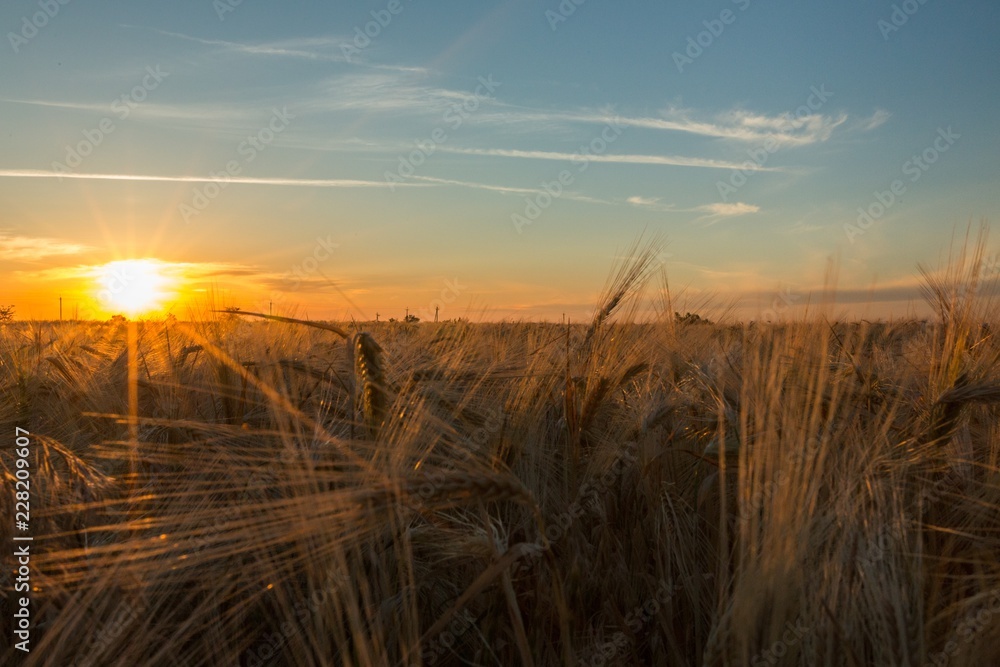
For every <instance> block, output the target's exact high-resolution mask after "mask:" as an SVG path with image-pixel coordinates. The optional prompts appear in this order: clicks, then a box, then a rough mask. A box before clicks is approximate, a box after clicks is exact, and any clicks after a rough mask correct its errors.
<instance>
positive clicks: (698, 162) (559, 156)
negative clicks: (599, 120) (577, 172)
mask: <svg viewBox="0 0 1000 667" xmlns="http://www.w3.org/2000/svg"><path fill="white" fill-rule="evenodd" d="M438 150H439V151H441V152H443V153H457V154H460V155H480V156H486V157H507V158H524V159H529V160H559V161H563V162H569V161H573V160H577V161H581V162H583V161H586V162H605V163H617V164H649V165H664V166H675V167H699V168H705V169H750V168H751V167H750V166H748V165H746V164H741V163H737V162H728V161H725V160H713V159H710V158H699V157H685V156H681V155H607V154H604V155H587V156H586V157H584V156H581V155H578V154H575V153H561V152H553V151H524V150H510V149H504V148H457V147H450V146H441V147H439V148H438ZM752 168H753V171H783V170H782V169H780V168H778V167H761V166H756V165H755V166H753V167H752Z"/></svg>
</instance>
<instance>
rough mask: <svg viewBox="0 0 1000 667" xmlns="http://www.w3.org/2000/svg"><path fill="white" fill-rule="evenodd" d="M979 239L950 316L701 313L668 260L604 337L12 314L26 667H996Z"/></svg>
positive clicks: (999, 478) (645, 254)
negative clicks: (27, 570)
mask: <svg viewBox="0 0 1000 667" xmlns="http://www.w3.org/2000/svg"><path fill="white" fill-rule="evenodd" d="M981 250H982V249H981V248H979V249H978V250H973V251H971V252H970V253H969V254H968V256H965V255H963V256H962V257H960V258H959V259H958V260H957V261H955V262H953V263H952V264H951V265H950V266H949V267H948V269H947V270H946V271H944V272H943V273H933V272H926V275H925V285H926V290H925V291H926V296H927V299H928V300H929V301H930V303H931V305H932V306H933V307H934V309H935V311H936V312H937V317H936V318H933V319H931V320H929V321H927V322H921V321H894V322H863V321H855V322H847V321H838V320H837V319H834V318H833V317H832V316H831V314H830V313H828V312H824V311H823V309H822V308H816V309H815V310H814V311H813V312H811V313H809V314H807V315H806V316H805V317H802V318H798V319H794V320H789V321H785V322H780V323H770V324H769V323H740V322H736V321H735V320H732V319H731V318H727V317H725V315H724V314H723V317H722V318H721V320H717V321H715V322H708V321H704V319H702V320H695V319H694V318H680V317H677V316H675V315H674V313H673V308H672V307H671V306H672V304H671V302H670V301H669V296H666V295H668V294H669V292H668V291H667V290H666V289H663V286H662V285H661V284H660V283H659V282H658V281H659V280H660V277H659V276H657V275H655V274H654V272H653V270H652V267H653V265H654V262H653V258H654V257H655V249H654V248H652V247H651V246H647V247H645V248H638V250H637V252H636V253H634V254H633V256H632V258H631V259H630V260H628V261H626V262H625V263H624V264H623V265H622V266H621V267H619V268H618V269H616V270H615V271H613V272H612V275H611V278H610V280H609V282H608V286H607V288H606V290H605V292H604V294H603V295H602V296H601V298H600V301H599V302H598V303H597V304H595V316H594V318H593V320H591V321H588V322H584V323H568V324H558V323H556V324H543V323H527V322H513V323H510V322H506V323H479V324H477V323H469V322H464V321H455V322H445V323H440V324H430V323H420V324H408V323H392V324H390V323H385V322H382V323H370V322H369V323H356V322H355V323H319V322H305V321H302V320H299V319H297V318H291V317H289V318H269V317H266V316H257V315H253V314H248V313H243V312H220V310H221V309H218V310H208V309H206V311H205V312H204V313H202V315H201V316H200V317H198V318H194V319H192V320H190V321H183V320H175V319H170V320H168V321H139V322H130V321H126V320H123V319H120V318H119V319H116V320H113V321H111V322H103V323H99V322H14V323H10V324H6V325H3V326H2V328H0V425H2V431H3V433H5V434H10V437H9V438H8V437H7V436H6V435H5V438H4V439H5V441H7V444H6V445H5V446H4V447H3V449H2V450H0V464H2V466H3V468H2V469H3V474H4V476H5V478H6V479H7V480H8V481H9V482H11V483H13V481H14V480H15V473H16V470H15V461H14V459H15V457H14V453H13V449H14V448H13V441H14V438H13V434H14V433H15V429H18V428H19V429H23V430H26V431H28V432H29V433H30V436H29V440H30V445H29V448H30V452H31V456H30V461H31V468H30V474H31V478H30V484H31V486H30V507H31V525H32V532H33V534H34V536H35V538H34V542H33V543H32V546H31V549H32V567H33V571H32V575H31V589H32V596H33V608H32V613H33V618H32V623H33V628H34V629H33V642H34V643H33V647H32V652H31V653H30V654H29V655H26V656H23V657H24V662H23V664H30V665H42V664H45V665H67V666H68V665H128V666H135V665H191V666H193V665H310V666H319V665H359V666H364V665H497V666H506V665H518V664H522V665H566V666H570V665H573V666H576V665H588V666H589V665H593V666H597V665H704V666H716V665H753V666H757V665H779V664H780V665H852V666H861V665H946V664H947V665H990V664H1000V643H998V641H997V640H998V638H1000V615H998V614H997V612H998V611H1000V562H998V558H997V554H998V553H1000V516H998V509H1000V468H998V464H1000V426H998V421H997V419H996V417H997V414H998V412H997V406H998V404H1000V368H998V363H1000V343H998V341H997V340H996V339H995V337H994V335H993V334H992V330H991V329H990V327H989V324H988V323H989V322H993V321H994V319H995V318H994V314H995V311H994V307H993V305H992V302H991V301H990V300H989V299H987V298H983V297H978V298H977V297H976V296H975V293H976V282H977V276H978V274H977V270H978V262H979V261H981V259H982V252H981ZM650 303H652V304H653V306H654V307H655V308H658V312H659V313H660V314H659V315H643V314H642V313H647V312H649V311H648V307H649V304H650ZM708 319H716V318H708ZM984 323H987V324H984ZM5 486H7V485H5ZM14 513H15V508H14V496H13V495H12V494H9V493H4V494H3V495H0V515H2V516H4V517H12V516H14ZM13 530H14V528H13V525H12V524H11V522H7V521H5V522H3V523H2V524H0V538H2V542H3V543H4V544H8V545H10V544H16V543H14V542H12V541H11V540H12V533H13ZM15 576H16V565H15V566H13V567H8V568H5V569H4V571H3V573H2V574H0V587H2V589H3V590H4V596H3V597H2V598H0V606H2V607H3V611H2V613H0V618H2V619H3V620H2V621H0V622H2V623H3V624H6V625H7V627H4V628H3V629H2V636H3V640H0V641H2V642H3V643H2V646H3V651H2V656H0V658H2V661H3V662H4V663H5V664H12V663H13V661H14V660H15V657H20V656H16V651H15V649H14V648H13V646H12V643H11V640H10V638H11V637H13V636H14V634H13V633H14V628H13V621H12V619H13V609H14V598H15V597H16V595H17V594H16V593H14V592H13V591H14V577H15Z"/></svg>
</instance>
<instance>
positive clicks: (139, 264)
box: [96, 259, 175, 316]
mask: <svg viewBox="0 0 1000 667" xmlns="http://www.w3.org/2000/svg"><path fill="white" fill-rule="evenodd" d="M96 281H97V289H98V293H97V297H98V299H99V301H100V304H101V306H102V307H103V308H104V309H106V310H108V311H111V312H116V313H118V312H120V313H123V314H126V315H132V316H134V315H142V314H144V313H149V312H152V311H155V310H158V309H160V308H161V307H162V306H163V302H164V301H165V300H166V299H167V298H168V297H169V296H170V292H171V290H172V288H173V287H174V283H175V280H174V279H173V278H172V277H170V276H169V275H167V274H166V273H165V270H164V266H163V265H162V264H161V263H160V262H157V261H156V260H149V259H126V260H120V261H115V262H108V263H107V264H105V265H104V266H101V267H98V269H97V272H96Z"/></svg>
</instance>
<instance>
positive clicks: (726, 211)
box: [694, 202, 760, 217]
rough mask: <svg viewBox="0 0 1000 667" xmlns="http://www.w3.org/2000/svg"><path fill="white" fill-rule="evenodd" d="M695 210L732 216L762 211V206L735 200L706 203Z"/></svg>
mask: <svg viewBox="0 0 1000 667" xmlns="http://www.w3.org/2000/svg"><path fill="white" fill-rule="evenodd" d="M694 210H696V211H701V212H704V213H708V214H709V215H710V216H712V217H732V216H736V215H746V214H748V213H757V212H758V211H760V206H754V205H753V204H744V203H743V202H733V203H731V204H724V203H722V202H719V203H717V204H705V205H704V206H699V207H697V208H696V209H694Z"/></svg>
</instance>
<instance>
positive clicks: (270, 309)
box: [267, 301, 274, 315]
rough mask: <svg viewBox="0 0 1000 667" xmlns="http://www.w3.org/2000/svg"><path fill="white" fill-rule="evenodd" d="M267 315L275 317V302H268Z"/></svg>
mask: <svg viewBox="0 0 1000 667" xmlns="http://www.w3.org/2000/svg"><path fill="white" fill-rule="evenodd" d="M267 314H268V315H274V301H268V302H267Z"/></svg>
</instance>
